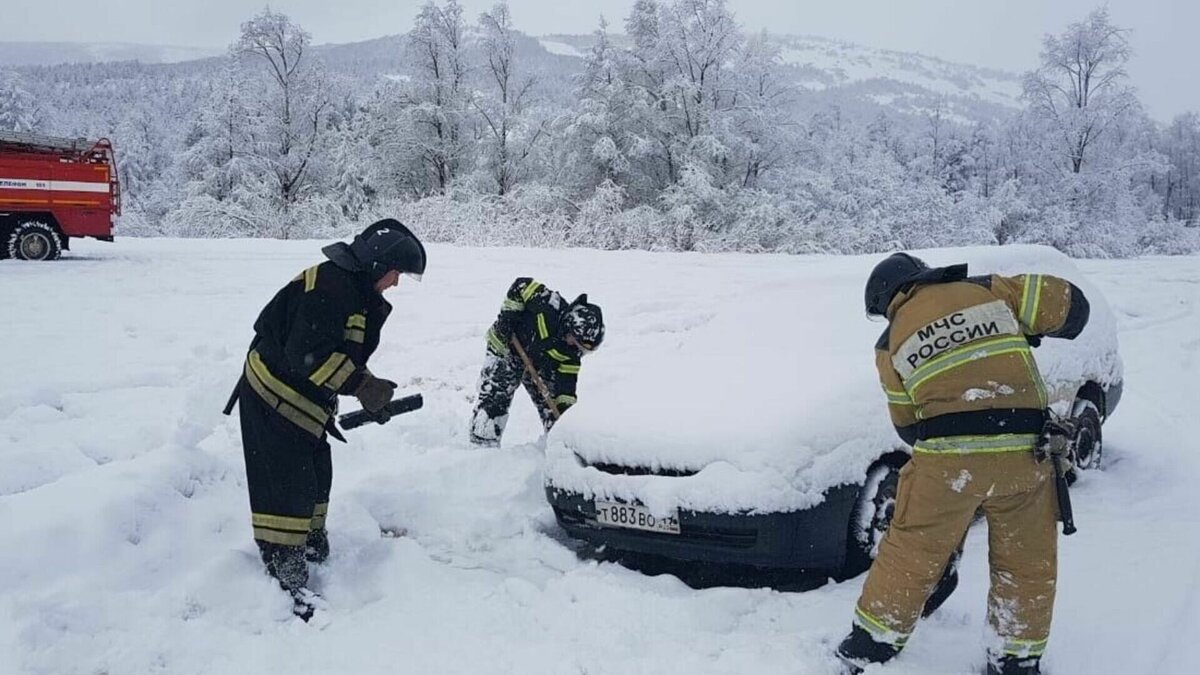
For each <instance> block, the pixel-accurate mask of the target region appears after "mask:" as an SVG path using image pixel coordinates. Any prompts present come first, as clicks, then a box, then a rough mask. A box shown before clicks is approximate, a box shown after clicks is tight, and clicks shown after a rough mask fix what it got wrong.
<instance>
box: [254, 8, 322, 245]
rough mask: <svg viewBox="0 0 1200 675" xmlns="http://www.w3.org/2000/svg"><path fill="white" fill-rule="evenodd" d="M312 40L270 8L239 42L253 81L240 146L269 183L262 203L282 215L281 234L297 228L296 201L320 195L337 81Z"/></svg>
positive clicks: (275, 231)
mask: <svg viewBox="0 0 1200 675" xmlns="http://www.w3.org/2000/svg"><path fill="white" fill-rule="evenodd" d="M310 41H311V37H310V36H309V34H308V32H306V31H305V30H304V29H303V28H301V27H300V26H297V25H296V24H294V23H292V21H291V19H289V18H288V17H287V16H286V15H284V14H280V13H278V12H274V11H271V10H270V9H267V10H264V11H263V12H262V13H260V14H258V15H257V16H255V17H254V18H252V19H250V20H249V21H247V22H246V23H244V24H242V34H241V37H240V38H239V39H238V41H237V42H236V43H235V44H234V45H233V48H232V54H233V58H234V59H235V60H236V61H237V63H238V65H239V67H240V68H242V69H244V72H245V73H246V74H247V76H248V77H249V80H250V84H251V88H250V90H249V91H247V92H245V93H246V94H248V95H247V96H246V97H245V99H244V102H243V105H244V106H245V116H246V117H245V121H246V123H245V125H244V126H243V133H242V134H241V137H240V139H239V143H238V150H237V151H238V152H239V153H242V154H243V155H244V156H245V157H246V158H247V159H248V160H249V161H250V162H251V164H252V165H253V166H254V168H255V169H256V170H257V171H258V172H259V179H260V184H261V185H263V186H265V187H266V189H267V190H268V194H265V195H261V197H262V199H263V201H262V203H264V204H270V205H271V206H270V208H271V210H272V211H273V212H275V213H277V214H278V223H277V224H275V225H274V226H273V227H272V228H270V231H271V232H272V233H273V234H274V235H275V236H279V237H282V238H288V237H289V236H293V235H294V234H297V232H296V230H297V228H298V226H299V225H301V219H300V218H299V214H298V213H297V212H296V211H297V207H298V206H301V202H303V201H304V200H305V199H306V198H308V197H310V196H316V195H315V194H314V193H315V192H316V188H317V186H316V182H317V180H318V178H319V176H318V170H319V168H320V164H321V162H322V160H324V159H325V157H324V156H323V154H324V153H325V152H326V150H327V148H326V146H325V141H326V140H327V139H328V136H329V126H328V116H329V114H330V107H331V101H330V83H329V81H328V78H326V76H325V74H324V71H323V69H322V67H321V65H320V64H319V63H318V62H317V61H316V59H315V58H314V57H313V55H312V54H310V53H309V52H310V50H309V43H310Z"/></svg>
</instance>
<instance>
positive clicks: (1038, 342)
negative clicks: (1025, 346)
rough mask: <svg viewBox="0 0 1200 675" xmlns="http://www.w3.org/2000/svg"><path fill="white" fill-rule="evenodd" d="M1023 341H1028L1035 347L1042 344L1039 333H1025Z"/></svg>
mask: <svg viewBox="0 0 1200 675" xmlns="http://www.w3.org/2000/svg"><path fill="white" fill-rule="evenodd" d="M1025 341H1026V342H1028V343H1029V346H1030V347H1033V348H1035V349H1036V348H1038V347H1041V346H1042V336H1041V335H1026V336H1025Z"/></svg>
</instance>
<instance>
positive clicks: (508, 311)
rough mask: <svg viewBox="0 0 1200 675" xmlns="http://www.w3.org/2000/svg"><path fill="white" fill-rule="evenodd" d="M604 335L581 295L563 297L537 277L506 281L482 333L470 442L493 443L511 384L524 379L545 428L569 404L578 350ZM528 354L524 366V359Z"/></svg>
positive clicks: (587, 349) (595, 314) (509, 398)
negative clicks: (484, 343)
mask: <svg viewBox="0 0 1200 675" xmlns="http://www.w3.org/2000/svg"><path fill="white" fill-rule="evenodd" d="M603 340H604V317H603V315H602V314H601V312H600V307H599V306H598V305H594V304H592V303H590V302H588V299H587V294H586V293H585V294H583V295H580V296H579V297H578V298H576V299H575V300H574V301H573V302H569V303H568V302H567V301H566V300H564V299H563V298H562V296H561V295H559V294H558V293H557V292H556V291H552V290H550V289H549V288H546V287H545V286H544V285H543V284H542V283H541V282H538V281H534V280H533V279H530V278H528V277H522V278H520V279H517V280H516V281H514V282H513V283H512V286H510V287H509V289H508V295H507V296H506V297H505V299H504V304H503V305H502V306H501V308H500V315H499V316H498V317H497V318H496V322H495V323H494V324H492V327H491V328H490V329H489V330H488V332H487V355H486V356H485V357H484V358H485V360H484V365H483V372H482V373H481V374H480V376H479V395H478V397H477V399H476V402H475V412H474V415H472V418H471V442H472V443H474V444H476V445H482V446H488V447H497V446H499V445H500V437H501V435H503V434H504V426H505V424H506V423H507V422H508V408H509V406H510V405H511V404H512V399H513V394H514V393H516V390H517V385H518V384H519V383H521V382H524V384H525V389H526V391H528V392H529V395H530V397H532V398H533V402H534V405H535V406H536V407H537V410H538V415H539V416H541V418H542V426H543V427H544V428H545V429H546V431H549V430H550V428H551V427H552V426H554V423H555V421H557V420H558V417H559V416H560V415H561V414H562V413H564V412H566V410H567V409H568V408H570V407H571V406H573V405H575V402H576V398H575V383H576V381H577V379H578V377H579V367H580V361H581V359H582V358H583V355H584V354H587V353H589V352H592V351H594V350H595V349H597V348H598V347H599V346H600V343H601V342H602V341H603ZM526 359H528V361H529V365H526V363H525V360H526Z"/></svg>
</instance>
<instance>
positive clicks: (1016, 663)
mask: <svg viewBox="0 0 1200 675" xmlns="http://www.w3.org/2000/svg"><path fill="white" fill-rule="evenodd" d="M1040 661H1041V658H1040V657H1037V656H1013V655H1011V654H1005V655H1004V656H1000V657H997V656H996V655H994V654H992V655H989V656H988V664H987V670H985V671H984V675H1041V672H1042V669H1041V666H1040V665H1039V662H1040Z"/></svg>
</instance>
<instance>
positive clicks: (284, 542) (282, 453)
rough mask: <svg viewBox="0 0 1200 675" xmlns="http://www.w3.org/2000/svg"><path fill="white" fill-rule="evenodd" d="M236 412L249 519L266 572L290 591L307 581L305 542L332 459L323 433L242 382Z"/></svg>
mask: <svg viewBox="0 0 1200 675" xmlns="http://www.w3.org/2000/svg"><path fill="white" fill-rule="evenodd" d="M240 387H241V391H240V394H239V397H238V414H239V417H240V418H241V425H242V450H243V453H244V455H245V459H246V487H247V488H248V490H249V492H250V512H251V522H252V524H253V527H254V539H255V541H256V542H257V543H258V547H259V550H260V552H261V554H262V557H263V562H264V563H266V565H267V571H268V572H270V573H271V575H272V576H274V577H276V578H277V579H279V582H280V584H282V585H283V587H284V588H286V589H289V590H295V589H298V588H301V587H303V586H304V585H305V584H306V583H307V582H308V568H307V565H306V564H305V562H304V547H305V544H306V543H307V542H308V537H309V533H310V532H312V531H313V530H319V529H323V528H324V527H325V512H326V510H327V508H328V505H329V489H330V487H331V485H332V484H333V462H332V458H331V456H330V451H329V443H328V441H326V440H325V436H324V434H322V435H321V436H320V437H317V436H313V435H312V434H310V433H309V432H307V431H305V430H304V429H301V428H300V427H298V426H296V425H295V424H292V423H291V422H289V421H288V420H287V419H286V418H284V417H283V416H282V415H280V414H279V413H277V412H275V411H274V410H272V409H271V408H270V407H268V406H267V405H266V403H264V402H263V400H262V399H261V398H259V395H258V393H257V392H255V391H254V390H253V389H252V388H251V387H250V385H249V384H247V383H246V382H244V381H243V382H242V384H241V385H240Z"/></svg>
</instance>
